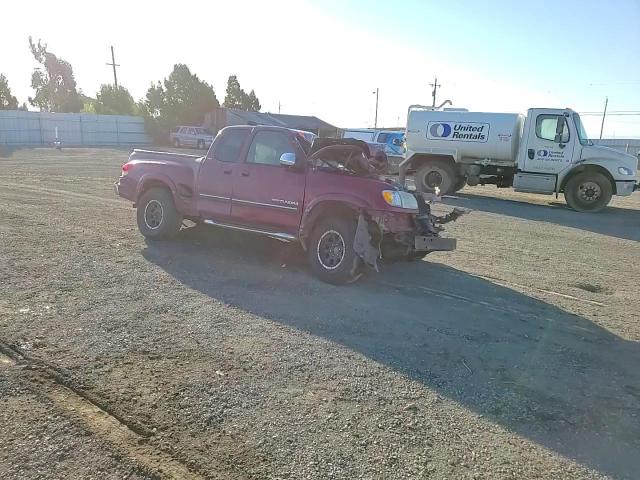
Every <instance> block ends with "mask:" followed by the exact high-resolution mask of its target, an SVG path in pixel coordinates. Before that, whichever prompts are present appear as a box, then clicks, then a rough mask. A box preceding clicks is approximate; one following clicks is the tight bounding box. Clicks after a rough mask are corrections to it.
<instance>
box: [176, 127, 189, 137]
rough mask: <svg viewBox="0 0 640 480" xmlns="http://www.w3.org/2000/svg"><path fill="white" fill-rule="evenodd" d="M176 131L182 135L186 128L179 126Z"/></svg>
mask: <svg viewBox="0 0 640 480" xmlns="http://www.w3.org/2000/svg"><path fill="white" fill-rule="evenodd" d="M178 133H180V134H182V135H184V134H185V133H187V129H186V128H185V127H180V129H179V130H178Z"/></svg>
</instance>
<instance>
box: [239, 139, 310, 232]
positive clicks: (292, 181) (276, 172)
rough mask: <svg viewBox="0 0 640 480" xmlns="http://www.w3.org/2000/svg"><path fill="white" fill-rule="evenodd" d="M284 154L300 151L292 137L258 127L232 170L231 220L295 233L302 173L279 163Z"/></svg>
mask: <svg viewBox="0 0 640 480" xmlns="http://www.w3.org/2000/svg"><path fill="white" fill-rule="evenodd" d="M284 153H293V154H295V155H296V156H297V158H300V156H301V155H303V154H304V152H302V150H301V149H300V147H299V145H298V144H297V142H296V141H295V139H294V138H293V136H292V135H291V134H290V133H288V132H286V131H282V130H262V131H260V132H258V133H256V135H255V136H254V138H253V141H252V142H251V146H250V147H249V150H248V153H247V156H246V159H245V161H244V163H242V164H240V168H239V169H238V171H236V172H234V191H233V201H232V204H231V217H232V219H233V220H234V222H235V223H241V224H243V225H251V226H254V227H262V228H263V229H265V230H269V231H274V232H281V233H288V234H291V235H296V234H297V232H298V228H299V226H300V219H301V217H302V207H303V203H304V187H305V178H306V176H305V172H304V171H302V170H300V169H295V168H291V167H287V166H283V165H281V164H280V157H281V156H282V154H284Z"/></svg>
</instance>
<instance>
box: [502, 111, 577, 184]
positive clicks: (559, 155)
mask: <svg viewBox="0 0 640 480" xmlns="http://www.w3.org/2000/svg"><path fill="white" fill-rule="evenodd" d="M567 115H568V114H567ZM567 115H565V112H562V111H558V110H547V111H545V110H530V111H529V115H528V118H527V129H528V131H527V132H526V133H525V137H526V145H523V148H522V149H521V150H520V156H519V158H518V172H517V173H516V176H515V178H514V182H513V186H514V188H515V189H516V190H519V191H528V192H538V193H553V192H554V191H555V188H556V182H557V177H558V175H560V174H561V173H562V172H563V171H564V170H566V169H568V168H570V167H571V163H572V160H573V158H572V157H573V150H574V145H575V139H576V134H575V132H572V131H571V128H570V125H569V121H568V116H567Z"/></svg>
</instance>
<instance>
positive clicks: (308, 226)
mask: <svg viewBox="0 0 640 480" xmlns="http://www.w3.org/2000/svg"><path fill="white" fill-rule="evenodd" d="M325 215H332V216H339V217H343V218H351V219H354V220H355V219H357V218H358V207H356V206H355V205H352V204H349V203H346V202H342V201H338V200H326V201H323V202H320V203H318V204H317V205H315V206H314V207H313V209H312V210H311V211H310V212H309V213H308V214H307V215H306V216H305V217H304V219H303V224H302V228H301V229H300V241H301V242H302V247H303V248H304V249H305V250H306V249H307V244H306V241H307V238H308V237H309V235H310V234H311V232H312V231H313V227H314V226H315V225H316V223H317V222H318V220H319V219H321V218H322V217H324V216H325Z"/></svg>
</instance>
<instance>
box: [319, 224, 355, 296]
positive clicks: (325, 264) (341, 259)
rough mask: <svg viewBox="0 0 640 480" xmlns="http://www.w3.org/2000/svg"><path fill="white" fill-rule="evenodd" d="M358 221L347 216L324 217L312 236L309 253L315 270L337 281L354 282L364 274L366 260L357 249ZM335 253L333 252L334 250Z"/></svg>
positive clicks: (323, 276)
mask: <svg viewBox="0 0 640 480" xmlns="http://www.w3.org/2000/svg"><path fill="white" fill-rule="evenodd" d="M355 235H356V221H355V220H354V219H349V218H346V217H330V218H326V219H322V220H320V221H319V222H318V223H317V224H316V225H315V226H314V228H313V231H312V233H311V235H310V237H309V242H308V249H307V255H308V259H309V266H310V267H311V271H312V272H313V273H314V275H316V276H317V277H318V278H319V279H320V280H322V281H323V282H327V283H332V284H334V285H343V284H345V283H352V282H355V281H356V280H358V279H359V278H360V277H361V276H362V271H363V262H362V259H361V258H360V257H358V255H357V254H356V252H355V251H354V250H353V239H354V238H355ZM332 249H335V250H333V253H331V250H332Z"/></svg>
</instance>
